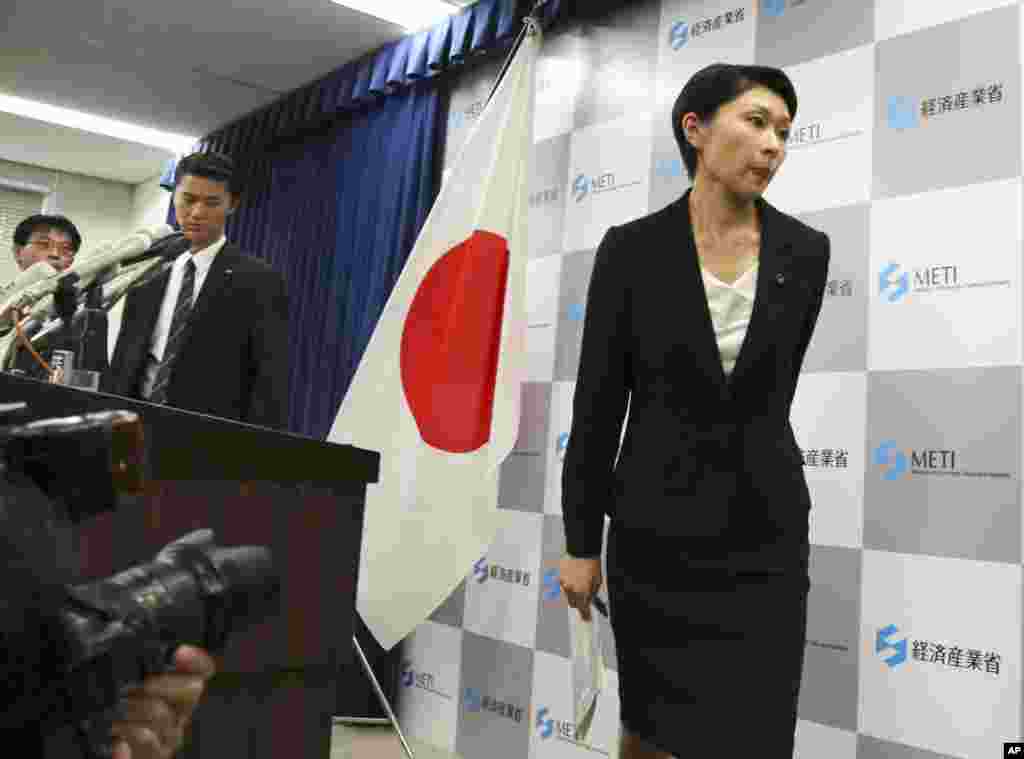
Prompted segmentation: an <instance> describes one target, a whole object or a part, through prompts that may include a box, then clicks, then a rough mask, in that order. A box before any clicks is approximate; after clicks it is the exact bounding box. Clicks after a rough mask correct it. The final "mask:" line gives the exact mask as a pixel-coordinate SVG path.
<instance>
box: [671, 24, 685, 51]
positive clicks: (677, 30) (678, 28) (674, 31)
mask: <svg viewBox="0 0 1024 759" xmlns="http://www.w3.org/2000/svg"><path fill="white" fill-rule="evenodd" d="M689 41H690V25H689V24H687V23H686V22H685V21H676V22H675V23H674V24H672V28H671V29H669V32H668V44H669V45H671V46H672V49H673V50H678V49H679V48H681V47H683V46H684V45H686V43H687V42H689Z"/></svg>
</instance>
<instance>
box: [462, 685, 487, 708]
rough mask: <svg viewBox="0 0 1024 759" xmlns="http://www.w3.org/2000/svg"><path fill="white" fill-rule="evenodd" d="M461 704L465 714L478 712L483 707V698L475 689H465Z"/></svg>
mask: <svg viewBox="0 0 1024 759" xmlns="http://www.w3.org/2000/svg"><path fill="white" fill-rule="evenodd" d="M462 703H463V704H464V705H465V707H466V711H467V712H478V711H480V709H481V708H482V707H483V696H482V695H481V694H480V691H479V690H477V689H476V688H466V693H465V695H464V697H463V699H462Z"/></svg>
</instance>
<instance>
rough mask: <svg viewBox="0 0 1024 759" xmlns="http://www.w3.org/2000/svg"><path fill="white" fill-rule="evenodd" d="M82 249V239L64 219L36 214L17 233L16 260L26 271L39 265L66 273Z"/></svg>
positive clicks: (17, 229)
mask: <svg viewBox="0 0 1024 759" xmlns="http://www.w3.org/2000/svg"><path fill="white" fill-rule="evenodd" d="M81 246H82V235H81V234H79V232H78V229H77V228H76V227H75V225H74V224H72V223H71V220H70V219H68V218H66V217H64V216H49V215H46V214H36V215H34V216H29V217H28V218H27V219H25V220H24V221H22V222H21V223H20V224H19V225H18V226H17V228H16V229H15V230H14V260H15V261H17V262H18V268H20V269H21V270H23V271H24V270H25V269H27V268H28V267H30V266H31V265H32V264H34V263H36V262H37V261H46V262H47V263H48V264H50V265H51V266H52V267H53V268H55V269H57V270H58V271H63V270H64V269H66V268H68V267H69V266H71V264H72V262H74V260H75V254H76V253H77V252H78V249H79V248H80V247H81Z"/></svg>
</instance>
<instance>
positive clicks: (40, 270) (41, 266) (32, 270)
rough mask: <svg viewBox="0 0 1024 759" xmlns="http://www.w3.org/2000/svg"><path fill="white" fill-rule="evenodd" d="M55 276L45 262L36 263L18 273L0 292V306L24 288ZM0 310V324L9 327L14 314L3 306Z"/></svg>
mask: <svg viewBox="0 0 1024 759" xmlns="http://www.w3.org/2000/svg"><path fill="white" fill-rule="evenodd" d="M56 275H57V270H56V269H54V268H53V267H52V266H51V265H50V264H48V263H47V262H46V261H36V262H35V263H34V264H32V265H31V266H30V267H28V268H27V269H25V270H24V271H22V272H19V273H18V276H17V277H15V278H14V279H13V280H12V281H11V282H10V283H8V284H7V285H5V286H4V288H3V289H2V290H0V304H3V303H5V302H6V301H8V300H10V299H13V298H15V297H17V294H18V293H21V292H23V291H24V290H25V289H26V288H28V287H31V286H32V285H34V284H36V283H38V282H41V281H43V280H44V279H47V278H49V277H54V276H56ZM2 308H3V313H2V314H0V322H2V323H3V324H4V325H5V326H7V327H10V326H11V325H12V324H13V316H14V313H13V312H11V311H9V310H8V309H9V306H3V307H2Z"/></svg>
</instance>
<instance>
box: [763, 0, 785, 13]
mask: <svg viewBox="0 0 1024 759" xmlns="http://www.w3.org/2000/svg"><path fill="white" fill-rule="evenodd" d="M761 12H762V13H764V15H766V16H781V15H782V14H783V13H785V12H786V0H761Z"/></svg>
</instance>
